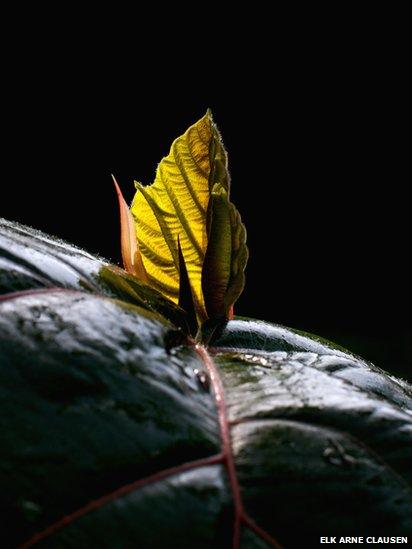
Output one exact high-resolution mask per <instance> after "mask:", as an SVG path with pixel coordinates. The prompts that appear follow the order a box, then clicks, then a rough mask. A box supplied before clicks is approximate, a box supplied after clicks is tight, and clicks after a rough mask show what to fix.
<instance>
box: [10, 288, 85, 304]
mask: <svg viewBox="0 0 412 549" xmlns="http://www.w3.org/2000/svg"><path fill="white" fill-rule="evenodd" d="M50 293H53V294H54V293H65V294H81V295H84V294H86V295H88V294H87V293H86V292H82V291H81V290H71V289H70V288H58V287H54V286H52V287H49V288H32V289H31V290H20V291H18V292H9V293H7V294H2V295H0V303H2V302H5V301H11V300H12V299H18V298H19V297H27V296H31V295H42V294H50Z"/></svg>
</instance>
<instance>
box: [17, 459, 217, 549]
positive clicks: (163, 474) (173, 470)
mask: <svg viewBox="0 0 412 549" xmlns="http://www.w3.org/2000/svg"><path fill="white" fill-rule="evenodd" d="M222 461H223V455H222V454H216V455H214V456H210V457H207V458H202V459H197V460H195V461H189V462H187V463H183V464H182V465H177V466H175V467H170V468H169V469H163V470H162V471H159V472H157V473H154V474H153V475H150V476H148V477H145V478H142V479H139V480H136V481H135V482H132V483H130V484H126V485H125V486H122V487H121V488H118V489H117V490H115V491H114V492H111V493H110V494H106V495H104V496H102V497H100V498H98V499H95V500H93V501H90V502H89V503H88V504H87V505H85V506H84V507H81V508H80V509H77V510H76V511H74V512H73V513H71V514H69V515H66V516H64V517H63V518H61V519H59V520H58V521H56V522H54V523H53V524H51V525H50V526H48V527H47V528H45V529H44V530H43V531H41V532H38V533H37V534H34V536H33V537H31V538H30V539H29V540H28V541H26V542H25V543H23V544H22V545H20V549H26V548H28V547H32V546H33V545H35V544H36V543H39V542H40V541H43V540H44V539H45V538H48V537H49V536H51V535H52V534H54V533H55V532H57V531H58V530H61V529H62V528H64V527H65V526H68V525H69V524H71V523H72V522H74V521H75V520H77V519H79V518H81V517H83V516H84V515H87V514H88V513H90V512H92V511H95V510H96V509H100V507H103V506H104V505H106V504H107V503H110V502H111V501H114V500H115V499H117V498H120V497H122V496H124V495H126V494H129V493H130V492H134V491H135V490H138V489H139V488H143V487H144V486H147V485H149V484H153V483H155V482H159V481H160V480H164V479H165V478H167V477H170V476H173V475H177V474H180V473H184V472H185V471H190V470H191V469H196V468H198V467H206V466H208V465H215V464H217V463H221V462H222Z"/></svg>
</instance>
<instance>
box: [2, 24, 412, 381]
mask: <svg viewBox="0 0 412 549" xmlns="http://www.w3.org/2000/svg"><path fill="white" fill-rule="evenodd" d="M106 37H107V40H108V42H110V40H109V35H108V34H107V35H106ZM132 44H133V43H132V42H131V43H130V44H128V47H129V48H131V49H129V53H130V52H132V53H133V52H135V57H134V59H133V61H132V62H129V64H128V63H124V59H123V57H122V55H121V54H119V53H118V54H117V56H113V54H111V49H110V48H111V47H112V45H113V43H112V42H110V45H109V46H107V48H105V49H103V50H99V51H97V49H96V50H94V49H93V44H91V47H90V48H89V49H88V50H87V52H83V51H81V49H80V51H76V53H75V56H74V57H73V55H74V54H73V49H72V47H73V43H72V42H69V43H68V44H67V47H64V48H62V49H61V51H60V52H59V56H58V58H57V60H56V58H55V57H53V55H54V54H53V52H52V51H51V50H52V49H53V43H52V42H50V41H49V42H48V43H46V44H43V46H42V45H40V46H39V47H36V48H34V49H33V50H31V49H30V48H29V49H28V50H27V51H26V52H25V54H24V55H23V56H22V58H21V59H20V60H18V62H17V63H16V61H15V60H14V61H13V62H11V64H10V67H8V73H7V74H8V77H7V78H6V84H5V85H4V87H3V92H4V93H5V94H6V99H5V100H4V101H3V107H2V120H3V126H2V128H3V129H2V132H3V140H4V145H3V158H4V160H3V167H2V170H3V186H2V198H1V202H0V215H1V216H4V217H6V218H10V219H14V220H18V221H20V222H22V223H25V224H29V225H33V226H35V227H37V228H40V229H42V230H44V231H47V232H49V233H52V234H55V235H58V236H59V237H61V238H64V239H67V240H69V241H71V242H74V243H76V244H78V245H80V246H82V247H85V248H87V249H88V250H89V251H91V252H94V253H98V254H101V255H103V256H105V257H107V258H109V259H111V260H113V261H115V262H119V261H120V256H119V219H118V209H117V202H116V198H115V193H114V190H113V187H112V183H111V179H110V173H114V174H115V175H116V177H117V178H118V181H119V183H120V184H121V187H122V190H123V193H124V195H125V197H126V199H127V200H131V198H132V196H133V194H134V187H133V179H137V180H139V181H141V182H143V183H150V182H151V181H152V180H153V177H154V173H155V168H156V165H157V163H158V161H159V160H160V159H161V157H162V156H163V155H165V154H166V153H167V152H168V148H169V146H170V143H171V141H172V140H173V139H174V138H175V137H177V136H178V135H180V134H181V133H182V132H183V131H184V130H185V129H186V127H187V126H188V125H190V124H192V123H193V122H194V121H196V120H197V119H198V118H200V117H201V116H202V115H203V113H204V112H205V110H206V108H207V107H211V108H212V110H213V113H214V117H215V120H216V122H217V124H218V126H219V128H220V130H221V133H222V135H223V139H224V142H225V145H226V147H227V149H228V152H229V161H230V171H231V175H232V200H233V201H234V202H235V203H236V205H237V207H238V209H239V210H240V212H241V214H242V217H243V220H244V222H245V224H246V227H247V230H248V244H249V248H250V260H249V265H248V268H247V286H246V289H245V292H244V294H243V296H242V297H241V299H240V300H239V302H238V304H237V306H236V312H237V314H241V315H245V316H252V317H257V318H261V319H267V320H270V321H274V322H278V323H281V324H285V325H287V326H291V327H295V328H299V329H302V330H306V331H309V332H314V333H317V334H319V335H322V336H324V337H326V338H329V339H332V340H334V341H336V342H337V343H340V344H342V345H344V346H347V347H348V348H349V349H351V350H352V351H355V352H357V353H359V354H362V355H363V356H365V357H366V358H368V359H371V360H373V361H374V362H375V363H376V364H377V365H380V366H382V367H383V368H386V369H388V370H390V371H393V372H395V373H397V374H399V375H402V376H404V377H412V360H411V358H410V357H411V354H410V353H411V340H412V336H411V333H412V329H411V319H410V301H411V300H410V295H411V286H410V266H409V261H410V251H411V246H410V235H411V223H410V218H411V215H410V198H408V193H407V186H408V185H410V183H409V180H410V176H409V177H408V176H407V175H406V174H407V173H408V172H406V170H405V166H406V163H407V162H406V161H407V155H408V156H409V150H408V149H407V147H406V141H405V139H404V132H405V130H406V122H405V121H404V117H405V114H404V113H405V109H406V104H407V102H406V76H405V75H406V73H405V70H404V67H403V65H402V61H401V60H399V57H397V56H396V55H393V51H392V53H389V54H388V51H387V49H386V48H385V44H382V45H381V47H379V45H377V44H376V43H370V41H368V40H366V41H365V43H364V44H362V45H361V46H360V45H359V43H357V45H355V46H354V47H349V46H350V40H349V41H348V40H346V42H344V43H343V44H342V47H340V46H339V44H334V46H333V47H332V46H331V45H330V44H329V43H325V42H322V41H318V40H317V39H316V38H315V37H313V40H312V41H311V40H309V41H308V42H304V43H300V44H299V46H298V47H296V49H293V47H292V45H293V40H292V41H291V43H290V44H289V45H286V46H285V44H283V47H281V48H280V49H276V47H275V49H272V50H271V52H272V53H271V52H268V50H267V49H265V48H263V49H261V50H260V51H259V49H257V50H256V51H253V52H251V51H250V50H249V51H248V50H247V48H246V49H241V50H238V51H237V50H236V48H233V49H231V50H230V51H228V52H227V53H226V55H225V58H224V60H221V59H220V58H217V59H216V58H215V59H214V60H213V62H212V60H208V62H207V63H204V62H200V61H199V63H198V65H196V63H193V61H190V60H186V61H185V62H182V59H181V52H180V53H179V55H178V53H177V52H176V51H175V48H176V47H177V46H176V44H174V43H170V44H169V45H168V48H167V49H169V48H170V50H171V51H164V52H163V54H162V55H161V56H160V58H158V59H156V60H153V61H152V62H151V63H150V64H149V65H150V66H151V67H150V68H151V70H150V71H147V63H146V64H144V62H143V61H144V59H145V56H146V51H147V45H146V46H144V45H142V43H136V44H135V45H134V46H133V45H132ZM186 46H187V44H186ZM275 46H276V44H275ZM145 47H146V49H145ZM133 48H134V49H133ZM177 50H178V48H177ZM212 53H213V52H209V56H210V55H212ZM263 54H265V56H264V57H263ZM143 65H145V66H143ZM188 66H189V67H191V68H192V72H191V73H190V74H188V73H187V71H188ZM217 68H219V69H220V72H219V73H218V71H217ZM193 69H194V70H193ZM408 171H409V170H408Z"/></svg>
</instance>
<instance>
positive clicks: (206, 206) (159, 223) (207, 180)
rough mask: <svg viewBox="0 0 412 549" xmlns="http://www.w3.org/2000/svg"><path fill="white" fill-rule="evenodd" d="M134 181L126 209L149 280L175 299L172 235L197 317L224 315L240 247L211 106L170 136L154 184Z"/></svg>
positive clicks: (236, 279) (236, 288)
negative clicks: (181, 131) (178, 133)
mask: <svg viewBox="0 0 412 549" xmlns="http://www.w3.org/2000/svg"><path fill="white" fill-rule="evenodd" d="M136 188H137V193H136V195H135V198H134V201H133V204H132V207H131V212H132V214H133V217H134V220H135V224H136V236H137V242H138V246H139V249H140V252H141V254H142V258H143V265H144V268H145V271H146V273H147V276H148V281H149V284H150V285H152V286H153V287H154V288H156V289H157V290H158V291H160V292H161V293H162V294H163V295H165V296H166V297H167V298H169V299H170V300H172V301H174V302H175V303H178V301H179V289H180V274H179V273H180V272H181V268H180V263H181V261H179V244H178V242H179V243H180V248H181V255H182V257H183V261H184V265H185V267H186V272H187V276H188V280H189V284H190V289H191V292H192V296H193V302H194V306H195V310H196V316H197V320H198V323H199V324H202V323H203V322H205V321H206V320H207V319H208V318H211V316H216V315H217V316H219V317H224V316H226V317H227V316H228V314H229V310H230V308H231V306H232V305H233V302H234V301H235V300H236V299H237V297H238V296H239V294H240V292H241V291H242V289H243V285H244V275H243V270H244V267H245V264H246V260H247V251H246V247H245V230H244V227H243V225H242V224H241V222H240V217H239V214H238V213H237V211H236V210H235V208H234V206H233V205H232V204H231V203H230V200H229V174H228V171H227V155H226V152H225V150H224V147H223V144H222V141H221V138H220V135H219V133H218V131H217V129H216V127H215V125H214V123H213V120H212V117H211V114H210V112H207V113H206V115H205V116H204V117H203V118H201V119H200V120H199V121H198V122H197V123H196V124H194V125H193V126H191V127H190V128H189V129H188V130H187V131H186V132H185V133H184V134H183V135H182V136H181V137H179V138H178V139H176V140H175V141H174V143H173V144H172V147H171V149H170V152H169V154H168V156H166V157H165V158H163V160H162V161H161V162H160V164H159V166H158V169H157V173H156V178H155V181H154V183H153V184H152V185H150V186H148V187H144V186H143V185H141V184H140V183H136ZM215 210H216V211H215ZM209 246H210V248H209ZM206 256H207V258H208V261H207V266H205V257H206Z"/></svg>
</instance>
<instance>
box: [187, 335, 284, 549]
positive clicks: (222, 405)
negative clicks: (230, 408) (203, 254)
mask: <svg viewBox="0 0 412 549" xmlns="http://www.w3.org/2000/svg"><path fill="white" fill-rule="evenodd" d="M195 349H196V352H197V353H198V355H199V356H200V358H201V359H202V361H203V364H204V365H205V368H206V370H207V371H208V373H209V377H210V384H211V385H212V387H213V392H214V395H215V401H216V408H217V413H218V417H219V426H220V437H221V441H222V454H223V462H224V464H225V465H226V470H227V473H228V476H229V482H230V487H231V490H232V494H233V504H234V512H235V513H234V515H235V516H234V524H233V542H232V547H233V549H239V545H240V529H241V525H242V523H243V524H244V525H245V526H247V527H248V528H250V529H251V530H252V531H253V532H255V534H257V535H258V536H259V537H261V538H262V539H263V540H264V541H265V542H266V543H268V544H269V545H271V546H272V547H276V549H282V546H281V545H280V544H279V543H278V542H277V541H276V540H275V539H274V538H272V536H270V535H269V534H268V533H267V532H266V531H265V530H263V529H262V528H260V526H258V525H257V524H256V523H255V522H254V521H253V520H252V519H251V518H250V517H249V515H247V513H246V512H245V509H244V506H243V500H242V494H241V492H240V485H239V480H238V478H237V473H236V466H235V460H234V457H233V450H232V441H231V435H230V424H229V420H228V417H227V408H226V402H225V391H224V387H223V383H222V379H221V377H220V375H219V371H218V369H217V367H216V365H215V363H214V361H213V359H212V357H211V356H210V355H209V353H208V352H207V350H206V348H205V347H203V346H202V345H196V346H195Z"/></svg>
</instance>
